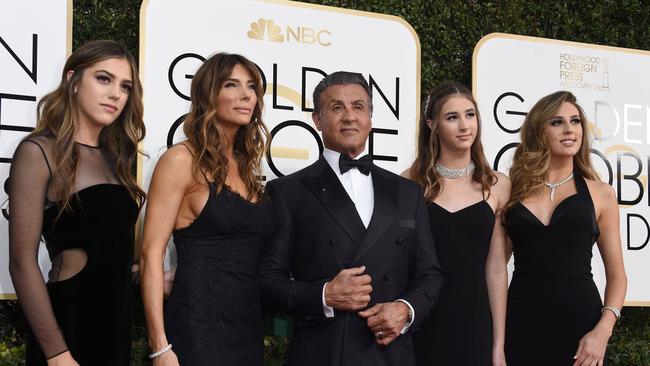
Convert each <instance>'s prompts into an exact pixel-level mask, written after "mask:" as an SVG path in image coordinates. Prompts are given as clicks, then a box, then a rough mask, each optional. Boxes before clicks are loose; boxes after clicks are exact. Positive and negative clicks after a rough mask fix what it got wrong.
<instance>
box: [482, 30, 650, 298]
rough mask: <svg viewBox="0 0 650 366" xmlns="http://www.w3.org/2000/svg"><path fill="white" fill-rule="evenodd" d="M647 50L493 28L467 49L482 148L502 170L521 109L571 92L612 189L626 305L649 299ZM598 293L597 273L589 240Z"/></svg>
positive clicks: (600, 275) (599, 267) (600, 272)
mask: <svg viewBox="0 0 650 366" xmlns="http://www.w3.org/2000/svg"><path fill="white" fill-rule="evenodd" d="M648 70H650V52H648V51H639V50H632V49H623V48H614V47H605V46H598V45H592V44H584V43H574V42H565V41H557V40H550V39H542V38H534V37H524V36H516V35H510V34H500V33H494V34H490V35H487V36H485V37H484V38H483V39H481V41H480V42H479V43H478V44H477V46H476V48H475V49H474V59H473V89H474V95H475V96H476V98H477V100H478V103H479V105H480V111H481V117H482V118H483V141H484V146H485V153H486V155H487V157H488V160H489V161H490V162H492V164H493V167H494V168H495V169H497V170H499V171H501V172H503V173H505V174H507V173H508V168H509V167H510V165H511V161H512V156H513V153H514V150H515V148H516V146H517V145H518V143H519V129H520V128H521V125H522V123H523V121H524V118H525V116H526V113H527V112H528V110H530V108H531V107H532V106H533V105H534V104H535V102H536V101H537V100H539V99H540V98H541V97H543V96H545V95H547V94H550V93H552V92H554V91H557V90H568V91H571V92H572V93H573V94H575V96H576V98H577V99H578V103H579V104H580V105H581V106H582V108H584V110H585V112H586V114H587V118H588V119H589V121H590V123H589V127H590V130H591V131H590V133H591V134H592V136H593V143H592V155H591V158H592V162H593V164H594V165H595V167H596V169H597V171H598V173H599V174H600V177H601V179H602V180H603V181H605V182H608V183H609V184H611V185H612V186H613V187H614V189H615V190H616V196H617V199H618V203H619V207H620V216H621V222H620V225H621V244H622V247H623V255H624V258H625V268H626V272H627V276H628V279H629V280H628V290H627V296H626V299H627V302H626V304H627V305H646V306H648V305H650V287H649V286H648V285H647V283H646V282H647V281H646V279H647V278H648V277H649V276H650V272H649V270H648V263H650V246H648V241H649V240H650V225H649V222H648V220H649V219H650V194H648V192H647V189H648V166H649V165H650V73H649V72H648ZM593 253H594V258H593V261H592V267H593V271H594V280H595V281H596V284H597V285H598V287H599V289H600V291H601V294H602V292H603V290H604V287H605V272H604V268H603V264H602V260H601V258H600V255H599V252H598V249H597V247H596V246H594V252H593Z"/></svg>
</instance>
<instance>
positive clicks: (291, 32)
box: [287, 26, 300, 42]
mask: <svg viewBox="0 0 650 366" xmlns="http://www.w3.org/2000/svg"><path fill="white" fill-rule="evenodd" d="M291 36H293V39H294V40H295V41H296V42H300V27H298V31H297V32H296V31H294V30H293V29H291V27H290V26H287V42H291Z"/></svg>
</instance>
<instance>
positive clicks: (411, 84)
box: [139, 0, 420, 262]
mask: <svg viewBox="0 0 650 366" xmlns="http://www.w3.org/2000/svg"><path fill="white" fill-rule="evenodd" d="M140 21H141V25H140V26H141V33H140V34H141V37H140V42H141V43H140V70H141V77H142V80H143V85H144V90H145V92H144V106H145V116H144V118H145V123H146V125H147V137H146V139H145V141H144V143H143V145H142V147H143V149H144V150H145V151H146V152H147V153H148V154H149V157H150V158H143V159H142V160H141V164H140V165H139V166H140V171H139V179H140V182H141V183H142V184H143V186H144V187H145V188H146V187H148V185H149V182H150V179H151V176H152V173H153V169H154V166H155V164H156V162H157V161H158V158H159V157H160V155H161V154H162V153H164V152H165V150H166V149H167V147H168V146H170V145H172V144H174V143H175V142H178V141H180V140H182V139H183V138H184V137H183V134H182V123H183V119H184V116H185V114H186V113H187V112H188V110H189V107H190V102H189V100H190V83H191V80H192V77H193V75H194V73H195V71H196V70H197V68H198V67H199V66H200V65H201V63H202V62H203V61H204V60H205V59H206V58H208V57H209V56H210V55H212V54H214V53H217V52H228V53H239V54H242V55H244V56H246V57H247V58H249V59H250V60H252V61H253V62H255V63H256V64H257V65H258V67H259V69H260V70H261V71H262V74H263V78H264V83H265V85H266V94H265V97H264V115H263V120H264V122H265V123H266V125H267V126H268V128H269V130H270V131H271V135H272V145H271V154H270V155H268V156H266V159H265V161H264V164H263V175H264V179H265V180H266V181H268V180H271V179H273V178H276V177H278V176H283V175H287V174H290V173H292V172H295V171H297V170H299V169H301V168H304V167H306V166H308V165H310V164H311V163H313V162H315V161H316V160H317V159H318V156H319V155H320V152H321V151H322V149H323V144H322V140H321V136H320V133H319V132H318V131H317V129H316V127H315V126H314V124H313V122H312V119H311V112H312V107H313V103H312V100H311V99H312V92H313V90H314V87H315V86H316V84H318V82H319V81H320V80H321V79H322V78H323V77H324V76H325V75H327V74H330V73H332V72H335V71H339V70H345V71H352V72H359V73H361V74H363V75H364V76H365V77H366V79H367V80H368V82H369V84H370V87H371V89H372V94H373V104H374V111H373V116H372V121H373V129H372V132H371V135H370V139H369V144H367V146H366V148H367V149H368V151H369V152H370V153H371V154H373V155H374V156H375V158H376V160H377V163H378V165H380V166H382V167H384V168H387V169H389V170H391V171H394V172H401V171H403V170H404V169H406V167H407V166H408V165H409V164H410V163H411V162H412V160H413V157H414V152H415V147H414V141H415V134H416V128H417V127H416V126H417V124H416V123H415V121H416V120H417V118H418V114H419V107H418V106H419V100H420V96H419V90H420V43H419V39H418V37H417V35H416V33H415V31H414V30H413V28H412V27H411V26H410V25H409V24H408V23H406V22H405V21H404V20H402V19H401V18H398V17H394V16H388V15H382V14H374V13H367V12H359V11H352V10H344V9H339V8H332V7H325V6H317V5H310V4H303V3H297V2H289V1H237V2H235V1H229V2H222V1H210V2H208V1H201V0H184V1H172V2H169V1H154V0H149V1H145V2H144V3H143V5H142V9H141V13H140ZM171 258H172V262H173V255H172V257H171Z"/></svg>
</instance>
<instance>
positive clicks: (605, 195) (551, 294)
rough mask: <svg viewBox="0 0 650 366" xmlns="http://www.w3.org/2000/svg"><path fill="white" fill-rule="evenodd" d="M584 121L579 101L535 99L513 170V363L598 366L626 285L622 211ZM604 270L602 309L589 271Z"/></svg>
mask: <svg viewBox="0 0 650 366" xmlns="http://www.w3.org/2000/svg"><path fill="white" fill-rule="evenodd" d="M590 150H591V149H590V148H589V140H588V138H587V119H586V117H585V114H584V112H583V111H582V108H580V106H578V104H577V103H576V98H575V96H573V94H571V93H570V92H567V91H559V92H556V93H553V94H550V95H547V96H545V97H544V98H542V99H540V100H539V101H538V102H537V103H536V104H535V105H534V106H533V108H532V109H531V110H530V112H529V113H528V115H527V116H526V119H525V120H524V124H523V126H522V127H521V145H520V146H519V147H517V150H516V151H515V155H514V158H513V164H512V168H511V169H510V179H511V181H512V196H511V198H510V202H509V203H508V206H507V212H506V216H505V218H506V227H507V232H508V235H509V237H510V239H511V240H512V248H511V250H514V257H515V271H514V274H513V277H512V282H511V283H510V288H509V290H508V306H507V320H506V344H505V345H506V356H507V361H508V365H509V366H523V365H525V366H530V365H532V366H535V365H540V366H542V365H554V366H556V365H557V366H567V365H574V366H593V365H598V366H601V365H603V363H604V360H605V350H606V347H607V341H608V340H609V337H610V336H611V334H612V328H613V326H614V322H615V321H616V319H617V318H618V317H619V316H620V309H621V307H622V306H623V300H624V298H625V289H626V284H627V280H626V276H625V270H624V268H623V255H622V249H621V240H620V232H619V211H618V203H617V201H616V195H615V193H614V190H613V189H612V187H611V186H609V185H608V184H607V183H604V182H601V181H600V180H598V175H597V174H596V172H595V171H594V169H593V168H592V166H591V161H590ZM594 242H595V243H597V244H598V250H599V251H600V254H601V257H602V258H603V262H604V264H605V272H606V279H607V285H606V287H605V302H604V303H605V306H604V307H603V302H602V301H601V299H600V296H599V294H598V289H597V288H596V285H595V284H594V281H593V279H592V274H591V257H592V248H593V245H594Z"/></svg>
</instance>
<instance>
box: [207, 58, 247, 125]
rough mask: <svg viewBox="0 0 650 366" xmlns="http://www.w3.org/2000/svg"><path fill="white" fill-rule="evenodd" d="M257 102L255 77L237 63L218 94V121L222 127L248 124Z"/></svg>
mask: <svg viewBox="0 0 650 366" xmlns="http://www.w3.org/2000/svg"><path fill="white" fill-rule="evenodd" d="M256 103H257V96H256V95H255V79H254V78H253V76H252V75H251V73H250V72H249V71H248V69H246V68H245V67H244V66H242V65H241V64H237V65H235V67H234V68H233V69H232V73H230V77H229V78H228V79H226V81H224V82H223V84H222V85H221V90H220V91H219V95H217V116H216V117H217V121H219V123H220V124H221V126H222V127H234V128H239V127H241V126H246V125H248V124H249V123H250V122H251V118H252V116H253V111H254V110H255V104H256Z"/></svg>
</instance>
